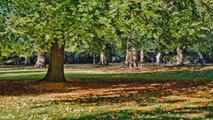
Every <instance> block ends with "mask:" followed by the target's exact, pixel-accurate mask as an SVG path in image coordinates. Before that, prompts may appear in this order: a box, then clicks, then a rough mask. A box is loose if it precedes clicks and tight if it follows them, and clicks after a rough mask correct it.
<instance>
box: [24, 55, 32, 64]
mask: <svg viewBox="0 0 213 120" xmlns="http://www.w3.org/2000/svg"><path fill="white" fill-rule="evenodd" d="M24 64H25V65H30V64H31V61H30V57H25V61H24Z"/></svg>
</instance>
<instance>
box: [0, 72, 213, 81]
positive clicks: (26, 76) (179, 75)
mask: <svg viewBox="0 0 213 120" xmlns="http://www.w3.org/2000/svg"><path fill="white" fill-rule="evenodd" d="M45 74H46V72H45V71H15V72H14V71H12V72H11V71H7V72H5V71H4V72H0V80H39V79H42V78H43V77H44V76H45ZM65 76H66V78H67V79H68V80H85V79H86V80H212V79H213V70H208V71H201V72H197V71H196V72H169V73H160V72H159V73H104V74H99V73H92V74H89V73H65Z"/></svg>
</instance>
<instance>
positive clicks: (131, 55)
mask: <svg viewBox="0 0 213 120" xmlns="http://www.w3.org/2000/svg"><path fill="white" fill-rule="evenodd" d="M127 62H128V66H129V67H130V68H132V67H138V56H137V51H136V50H135V49H132V50H131V51H129V52H128V61H127Z"/></svg>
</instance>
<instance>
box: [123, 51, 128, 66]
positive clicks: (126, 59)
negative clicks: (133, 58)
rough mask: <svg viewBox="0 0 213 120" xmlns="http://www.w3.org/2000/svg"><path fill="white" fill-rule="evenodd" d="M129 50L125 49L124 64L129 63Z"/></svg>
mask: <svg viewBox="0 0 213 120" xmlns="http://www.w3.org/2000/svg"><path fill="white" fill-rule="evenodd" d="M128 59H129V50H128V49H126V58H125V62H124V63H125V64H128V62H129V60H128Z"/></svg>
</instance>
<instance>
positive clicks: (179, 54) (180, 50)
mask: <svg viewBox="0 0 213 120" xmlns="http://www.w3.org/2000/svg"><path fill="white" fill-rule="evenodd" d="M176 52H177V56H176V60H177V61H176V62H177V65H183V48H182V46H181V45H178V46H177V49H176Z"/></svg>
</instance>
